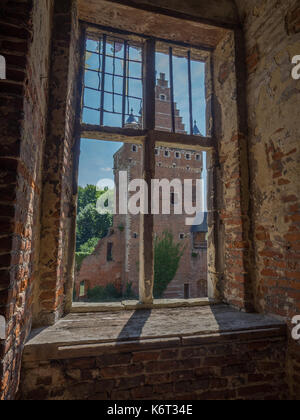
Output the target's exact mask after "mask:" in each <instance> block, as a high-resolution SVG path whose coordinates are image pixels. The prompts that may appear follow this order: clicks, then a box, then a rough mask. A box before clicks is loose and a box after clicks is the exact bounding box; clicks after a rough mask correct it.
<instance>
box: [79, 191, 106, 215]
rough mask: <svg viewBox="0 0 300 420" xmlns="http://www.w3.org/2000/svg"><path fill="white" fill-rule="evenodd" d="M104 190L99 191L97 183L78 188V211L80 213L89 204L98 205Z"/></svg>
mask: <svg viewBox="0 0 300 420" xmlns="http://www.w3.org/2000/svg"><path fill="white" fill-rule="evenodd" d="M103 193H104V191H98V190H97V187H96V186H95V185H87V186H86V187H79V188H78V200H77V213H78V214H79V213H80V212H81V211H82V210H83V209H84V208H85V207H86V206H87V205H88V204H92V205H93V206H95V207H96V203H97V200H98V198H99V197H100V196H101V195H102V194H103Z"/></svg>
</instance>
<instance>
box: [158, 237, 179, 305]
mask: <svg viewBox="0 0 300 420" xmlns="http://www.w3.org/2000/svg"><path fill="white" fill-rule="evenodd" d="M184 250H185V246H184V245H183V244H182V243H177V244H176V243H175V242H174V237H173V235H172V233H170V232H168V231H165V232H163V234H162V237H161V238H159V237H157V238H156V239H155V251H154V291H153V294H154V298H155V299H159V298H161V297H162V296H163V294H164V292H165V290H166V288H167V287H168V284H169V283H170V282H171V281H172V280H173V279H174V277H175V275H176V273H177V270H178V267H179V264H180V260H181V258H182V256H183V253H184Z"/></svg>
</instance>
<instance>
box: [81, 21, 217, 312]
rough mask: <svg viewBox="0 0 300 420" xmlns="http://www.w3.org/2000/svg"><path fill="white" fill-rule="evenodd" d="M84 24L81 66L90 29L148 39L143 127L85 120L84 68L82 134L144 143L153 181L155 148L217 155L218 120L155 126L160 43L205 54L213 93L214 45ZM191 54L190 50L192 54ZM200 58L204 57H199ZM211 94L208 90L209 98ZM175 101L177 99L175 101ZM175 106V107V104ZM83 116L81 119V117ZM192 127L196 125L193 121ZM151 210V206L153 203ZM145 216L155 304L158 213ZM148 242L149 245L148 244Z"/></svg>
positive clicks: (143, 235)
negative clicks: (182, 128)
mask: <svg viewBox="0 0 300 420" xmlns="http://www.w3.org/2000/svg"><path fill="white" fill-rule="evenodd" d="M80 25H81V59H80V62H81V66H82V65H83V63H84V54H85V42H86V36H87V32H88V30H89V29H90V28H93V30H94V31H95V30H98V31H99V34H100V33H105V32H108V33H114V34H118V35H119V36H120V37H122V36H126V37H129V38H130V37H131V36H132V37H135V36H137V37H139V38H143V39H144V49H143V59H142V62H143V64H142V66H143V80H144V84H143V105H144V106H143V112H144V115H143V128H142V129H135V128H125V127H124V128H122V127H120V128H119V127H107V126H100V125H91V124H85V123H83V122H82V110H83V106H82V101H83V97H84V89H83V85H84V73H85V72H84V71H83V70H82V71H81V80H80V84H81V91H80V92H81V98H80V102H81V112H80V115H78V116H77V118H76V119H77V121H76V124H77V127H79V132H80V134H79V136H80V138H83V139H84V138H85V139H93V140H99V141H117V142H120V143H130V144H136V145H141V146H143V162H144V167H143V177H144V179H145V181H146V182H147V183H148V185H150V183H151V179H153V178H154V177H155V161H156V157H157V156H158V155H156V153H155V149H156V148H158V150H160V149H159V148H160V147H166V148H172V149H186V148H188V149H189V150H193V151H196V152H197V153H202V152H206V153H207V158H208V161H211V160H212V159H213V156H215V154H216V153H217V141H216V138H215V135H214V120H213V118H211V117H207V136H206V137H201V136H197V135H193V134H192V133H191V134H181V133H176V132H175V131H174V130H173V131H171V132H166V131H160V130H157V129H156V128H155V125H156V124H155V104H156V95H155V86H156V76H155V70H156V69H155V54H156V43H157V42H163V43H164V44H169V45H170V48H172V45H173V46H182V47H184V48H189V49H190V50H197V51H198V52H199V55H200V54H203V59H202V60H201V61H203V62H205V64H206V71H205V78H206V86H210V88H209V90H210V91H211V92H210V96H212V95H213V64H212V63H213V56H212V55H213V52H214V49H213V48H204V47H199V46H196V47H195V46H193V45H190V44H185V43H181V42H180V41H174V40H168V39H163V40H162V39H159V38H155V37H149V36H146V35H143V34H135V33H131V32H128V31H122V30H118V29H115V28H110V27H104V26H101V25H95V24H90V23H87V22H82V21H81V22H80ZM189 55H190V54H189ZM199 61H200V60H199ZM189 91H190V92H189V95H190V98H191V84H190V85H189ZM207 97H208V94H207V92H206V98H207ZM174 104H175V102H174ZM210 106H211V109H209V115H210V116H211V115H212V113H213V110H212V104H210ZM172 108H173V107H172ZM78 119H79V121H78ZM191 127H192V125H191ZM148 201H149V206H150V203H151V189H150V188H149V200H148ZM149 210H150V207H149ZM140 217H141V219H142V220H141V232H140V235H139V241H140V256H141V258H142V261H141V264H140V273H139V300H140V303H141V304H144V305H145V304H146V305H147V304H153V285H154V216H153V215H152V214H151V212H150V211H149V214H145V215H140ZM145 244H147V245H145Z"/></svg>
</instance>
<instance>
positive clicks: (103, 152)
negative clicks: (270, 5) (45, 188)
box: [79, 41, 206, 187]
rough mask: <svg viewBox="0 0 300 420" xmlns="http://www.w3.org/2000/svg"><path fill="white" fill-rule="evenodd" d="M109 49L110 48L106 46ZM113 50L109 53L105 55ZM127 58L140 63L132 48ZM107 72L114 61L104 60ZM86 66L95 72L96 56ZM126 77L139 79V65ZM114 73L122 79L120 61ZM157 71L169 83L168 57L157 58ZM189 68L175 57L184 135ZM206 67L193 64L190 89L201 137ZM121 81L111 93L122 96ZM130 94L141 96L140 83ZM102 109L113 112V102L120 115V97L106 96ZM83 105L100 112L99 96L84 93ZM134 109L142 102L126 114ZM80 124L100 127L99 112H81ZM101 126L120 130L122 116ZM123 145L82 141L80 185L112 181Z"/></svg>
mask: <svg viewBox="0 0 300 420" xmlns="http://www.w3.org/2000/svg"><path fill="white" fill-rule="evenodd" d="M97 48H99V47H98V43H97V42H94V41H89V42H88V49H89V50H91V51H95V52H96V51H97ZM108 48H109V46H108ZM117 50H118V51H117V53H116V55H117V56H119V57H122V56H123V49H122V47H121V45H120V46H119V48H117ZM110 53H112V50H108V54H110ZM129 54H130V58H131V59H133V60H140V59H141V55H140V51H139V50H138V49H135V48H130V51H129ZM106 64H107V67H106V71H107V72H111V73H112V72H113V60H112V59H108V60H107V63H106ZM87 65H88V68H89V69H91V70H92V69H94V70H98V68H99V57H98V55H97V54H89V57H88V60H87ZM128 70H129V74H130V75H131V76H132V77H140V76H141V65H140V64H139V63H130V67H129V69H128ZM114 71H115V73H116V74H119V75H122V73H123V66H122V62H121V61H120V60H116V61H115V68H114ZM156 71H157V77H159V74H160V73H165V74H166V79H167V80H168V81H169V57H168V55H166V54H161V53H157V54H156ZM187 74H188V67H187V60H186V59H184V58H179V57H176V56H174V95H175V101H176V102H177V107H178V109H179V110H180V115H181V116H182V117H183V123H184V124H185V129H186V131H188V132H189V129H190V122H189V121H190V119H189V96H188V76H187ZM204 81H205V64H204V63H201V62H196V61H192V85H193V118H194V120H197V125H198V128H199V129H200V131H201V133H202V134H203V135H205V134H206V121H205V118H206V117H205V113H206V102H205V83H204ZM100 83H101V78H100V76H99V75H98V74H97V73H96V72H92V71H87V72H86V76H85V84H86V86H89V87H92V88H95V89H97V88H98V87H99V85H100ZM122 83H123V82H122V79H121V78H116V80H115V85H114V89H115V92H116V93H120V94H121V93H122V88H123V84H122ZM112 87H113V86H112V77H109V76H106V82H105V89H106V90H108V91H112ZM128 91H129V94H130V95H132V96H136V97H141V96H142V83H141V82H140V81H138V80H132V81H130V82H129V85H128ZM105 96H106V98H105V107H106V108H107V109H108V110H112V109H113V99H114V107H115V111H117V112H121V111H122V97H121V96H116V95H115V96H114V98H113V97H112V95H105ZM84 102H85V105H87V106H90V107H92V108H100V92H96V91H93V90H89V89H86V90H85V97H84ZM131 108H133V111H134V114H136V115H139V111H140V109H141V101H140V100H136V99H130V100H129V101H127V103H126V112H128V110H129V112H130V110H131ZM83 121H84V122H86V123H90V124H99V121H100V112H99V111H93V110H87V109H85V110H84V113H83ZM104 124H105V125H107V126H121V116H119V115H113V114H109V113H105V115H104ZM120 147H122V143H115V142H107V141H103V142H102V141H99V140H87V139H82V140H81V154H80V164H79V185H80V186H83V187H84V186H86V185H87V184H93V185H96V184H97V182H98V181H99V180H100V179H103V178H111V179H113V170H112V168H113V155H114V154H115V153H116V151H117V150H119V148H120Z"/></svg>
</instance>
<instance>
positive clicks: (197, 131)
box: [193, 120, 202, 136]
mask: <svg viewBox="0 0 300 420" xmlns="http://www.w3.org/2000/svg"><path fill="white" fill-rule="evenodd" d="M193 134H194V136H202V134H201V132H200V130H199V128H198V126H197V121H196V120H195V121H194V127H193Z"/></svg>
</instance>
